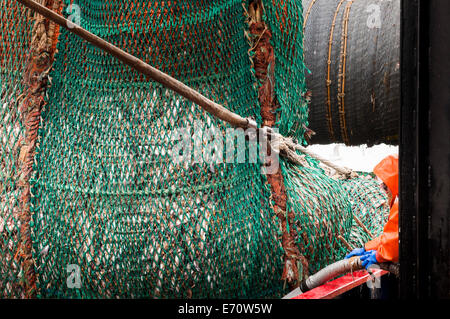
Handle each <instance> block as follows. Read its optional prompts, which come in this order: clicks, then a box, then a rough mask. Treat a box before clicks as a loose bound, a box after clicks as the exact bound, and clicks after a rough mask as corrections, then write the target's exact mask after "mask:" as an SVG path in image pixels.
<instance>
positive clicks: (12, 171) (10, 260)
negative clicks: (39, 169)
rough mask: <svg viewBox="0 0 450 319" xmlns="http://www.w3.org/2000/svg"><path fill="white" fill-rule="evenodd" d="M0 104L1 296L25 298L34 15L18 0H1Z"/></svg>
mask: <svg viewBox="0 0 450 319" xmlns="http://www.w3.org/2000/svg"><path fill="white" fill-rule="evenodd" d="M0 24H1V43H0V60H1V70H0V72H1V81H0V90H1V93H0V94H1V96H0V98H1V100H0V101H1V102H0V152H1V153H0V196H1V197H0V297H1V296H10V297H16V298H20V297H23V289H22V282H21V274H23V269H22V267H21V265H20V263H19V262H18V260H17V256H16V253H17V252H18V249H19V243H20V238H21V229H20V227H21V221H20V214H19V210H20V209H19V199H20V195H21V194H20V190H19V186H18V183H19V180H20V175H21V174H20V173H21V172H20V168H21V161H20V151H21V142H22V140H23V139H24V137H25V128H24V124H23V122H22V121H21V119H20V115H19V110H18V103H17V101H18V97H19V96H21V95H22V94H24V85H23V84H22V79H23V73H24V72H23V70H24V68H25V65H26V62H27V54H28V50H29V46H30V42H31V22H30V12H29V11H28V10H24V8H22V7H21V6H20V5H19V4H17V3H16V2H15V1H6V0H2V1H1V16H0Z"/></svg>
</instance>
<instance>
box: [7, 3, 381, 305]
mask: <svg viewBox="0 0 450 319" xmlns="http://www.w3.org/2000/svg"><path fill="white" fill-rule="evenodd" d="M0 3H1V19H0V21H1V30H0V31H1V46H0V50H1V51H0V58H1V63H2V64H1V75H2V78H1V90H2V91H1V104H0V107H1V108H0V138H1V140H0V148H1V151H2V153H1V155H0V160H1V162H0V165H1V166H0V174H1V175H0V194H1V202H0V205H1V206H0V248H1V250H0V257H1V260H0V296H4V297H9V298H21V297H24V296H23V286H24V285H25V283H24V281H23V271H22V269H21V266H20V265H19V264H17V263H16V262H15V258H16V253H17V252H18V243H19V241H20V239H19V238H20V226H21V224H20V219H19V217H18V214H19V213H20V205H19V203H18V198H19V197H20V196H21V194H20V192H19V191H18V190H17V188H16V184H17V183H18V181H19V179H20V163H19V162H18V161H19V158H20V156H19V155H20V150H19V149H18V148H17V145H18V144H20V143H19V142H18V141H19V140H20V138H21V136H23V134H24V123H22V122H21V121H20V117H19V116H18V114H17V112H18V111H17V109H18V107H17V101H18V100H19V97H20V96H21V94H22V93H23V92H22V91H23V89H22V70H23V68H24V67H25V65H24V63H25V62H26V61H27V54H28V52H27V51H28V43H29V42H30V39H31V36H32V26H33V20H32V17H33V14H32V13H30V12H29V11H28V10H25V9H24V8H23V7H21V6H19V5H18V4H17V3H16V2H15V1H10V0H0ZM47 4H48V2H47ZM71 4H72V6H70V5H71ZM263 4H264V10H265V11H264V12H265V20H266V21H267V24H268V26H269V27H270V28H271V30H272V32H273V38H272V42H273V46H274V49H275V56H276V63H275V65H270V66H269V67H272V68H274V71H275V80H276V83H275V92H276V97H277V99H278V101H279V104H280V107H279V110H278V113H279V116H278V123H277V126H278V127H279V128H280V131H281V133H283V134H285V135H289V136H292V137H296V138H297V139H298V140H299V142H304V141H303V133H304V126H303V125H307V103H306V101H305V99H304V97H303V96H304V94H305V91H306V88H305V79H304V69H305V67H304V64H303V48H302V37H303V35H302V30H301V26H302V24H303V23H302V19H303V18H302V6H301V1H300V0H286V1H274V0H272V1H269V0H267V1H263ZM246 7H248V1H242V0H227V1H225V0H218V1H200V0H188V1H185V0H183V1H181V0H180V1H162V0H133V1H125V0H78V1H75V2H73V3H72V1H69V0H66V1H64V6H63V8H64V9H63V14H64V15H65V16H66V17H68V18H72V17H74V14H75V15H76V14H79V18H80V20H79V23H80V24H81V26H82V27H83V28H85V29H87V30H89V31H91V32H93V33H94V34H96V35H98V36H100V37H102V38H104V39H105V40H107V41H109V42H111V43H113V44H115V45H117V46H119V47H120V48H123V49H125V50H126V51H127V52H129V53H130V54H133V55H135V56H137V57H139V58H140V59H142V60H144V61H145V62H147V63H149V64H151V65H153V66H154V67H156V68H158V69H160V70H162V71H164V72H166V73H168V74H170V75H171V76H173V77H175V78H177V79H179V80H181V81H182V82H184V83H186V84H187V85H189V86H191V87H192V88H194V89H196V90H198V91H199V92H200V93H202V94H203V95H205V96H207V97H208V98H210V99H211V100H213V101H215V102H217V103H220V104H222V105H223V106H225V107H227V108H228V109H230V110H232V111H233V112H236V113H237V114H239V115H241V116H243V117H253V118H254V119H256V121H257V123H258V124H261V116H260V107H259V102H258V91H257V86H258V84H257V83H258V80H257V79H256V78H255V76H254V72H253V70H251V65H252V63H251V60H250V56H251V54H249V51H250V49H251V48H250V45H249V43H248V41H247V38H246V36H245V31H246V30H247V28H248V24H247V23H246V10H245V8H246ZM13 44H14V45H13ZM49 77H50V82H51V85H49V86H48V88H47V91H46V93H45V100H46V103H45V105H44V107H43V109H42V117H41V121H40V126H39V134H38V136H37V148H36V154H35V160H34V166H33V171H34V174H33V178H32V179H31V181H30V184H31V194H32V197H31V213H32V220H31V222H30V227H31V240H32V243H33V247H32V251H33V255H32V257H33V261H34V271H35V275H36V297H39V298H59V297H61V298H145V297H156V298H183V297H185V298H186V297H187V298H208V297H216V298H262V297H281V296H283V295H284V294H285V293H287V292H288V287H287V286H286V283H285V282H283V281H282V280H281V277H282V272H283V265H284V260H283V258H284V253H285V252H284V249H283V246H282V241H281V237H282V228H281V225H280V221H279V219H278V218H277V217H276V214H275V213H274V211H273V201H272V198H271V190H270V185H268V183H267V178H266V176H265V175H264V174H262V172H261V165H262V163H261V160H260V159H259V158H257V159H256V161H251V160H249V159H250V146H249V143H250V142H249V141H246V142H245V143H244V144H243V147H241V148H238V150H237V151H236V152H235V154H234V156H235V157H236V158H237V157H239V155H243V156H244V157H245V158H246V160H245V161H244V163H239V162H237V161H234V162H233V163H226V164H224V163H222V162H221V161H220V156H219V155H218V154H220V151H221V150H220V149H215V148H214V147H215V146H214V145H217V143H216V144H214V143H212V141H215V142H218V141H220V142H222V144H223V145H226V142H227V140H226V130H227V129H229V128H230V126H229V125H228V124H225V123H223V122H222V121H220V120H218V119H216V118H214V117H212V116H211V115H209V114H208V113H206V112H205V111H203V110H202V109H201V108H200V107H198V106H197V105H195V104H193V103H192V102H190V101H187V100H186V99H184V98H182V97H180V96H179V95H177V94H176V93H174V92H171V91H170V90H168V89H166V88H164V87H163V86H161V85H160V84H158V83H155V82H153V81H150V80H148V79H146V78H145V77H144V76H142V75H141V74H139V73H137V72H136V71H134V70H132V69H131V68H129V67H127V66H125V65H124V64H122V63H121V62H119V61H118V60H117V59H115V58H113V57H111V56H110V55H108V54H106V53H105V52H103V51H101V50H100V49H98V48H96V47H94V46H93V45H91V44H88V43H87V42H85V41H83V40H81V39H80V38H78V37H77V36H75V35H73V34H71V33H70V32H69V31H67V30H66V29H65V28H61V31H60V34H59V38H58V43H57V53H56V55H55V60H54V63H53V69H52V70H51V72H50V74H49ZM180 129H183V130H185V131H184V132H188V133H189V134H187V135H188V136H189V138H188V140H187V142H188V143H189V144H190V145H193V149H192V150H191V152H187V151H185V150H183V151H182V152H181V153H180V154H178V155H182V156H188V157H189V158H190V159H191V160H190V161H184V162H180V163H177V162H174V160H173V156H174V152H176V151H175V149H176V146H177V144H178V143H179V142H180V141H179V140H174V138H173V136H174V134H175V135H177V133H176V132H178V130H180ZM198 131H201V132H205V131H208V132H209V133H210V134H209V135H207V136H205V135H203V136H201V137H200V138H197V137H196V135H195V132H198ZM218 133H220V134H218ZM233 141H235V142H237V138H233ZM219 144H220V143H219ZM196 145H197V146H198V145H200V146H202V147H206V148H207V147H208V145H209V146H211V145H213V147H212V148H209V149H208V148H207V149H208V150H209V152H202V151H198V150H196V148H195V146H196ZM208 156H212V157H213V160H212V161H211V158H209V157H208ZM214 156H219V157H214ZM208 158H209V160H208ZM308 161H309V162H308V163H309V164H308V165H305V166H301V165H294V164H291V163H289V162H287V161H284V160H283V161H281V168H282V173H283V176H284V180H285V185H286V190H287V195H288V201H287V203H288V210H292V211H293V213H294V215H295V218H294V223H293V224H292V225H288V227H291V228H292V229H295V232H296V233H297V234H298V235H297V237H296V238H295V243H296V245H298V247H299V250H300V252H301V253H302V254H303V255H304V257H305V258H306V260H307V261H308V264H307V265H305V267H306V268H308V269H307V273H312V272H314V271H317V270H318V269H320V268H321V267H323V266H326V265H327V264H328V263H331V262H333V261H335V260H338V259H339V258H342V257H343V256H344V254H345V253H346V249H345V246H343V243H342V241H340V240H339V239H338V235H341V236H343V238H345V239H346V240H351V238H354V240H353V241H352V242H354V243H356V242H358V240H359V241H361V240H362V241H363V240H365V237H361V236H364V234H362V233H355V231H354V230H352V229H354V225H353V226H352V223H353V221H352V220H353V219H352V210H353V211H355V210H358V209H359V211H358V212H359V213H358V214H361V216H360V218H361V219H363V220H367V219H370V214H369V213H370V212H372V211H373V210H371V209H368V210H364V207H366V206H367V205H369V206H370V205H375V206H376V205H378V201H373V200H371V199H366V197H367V196H369V195H367V194H361V196H362V197H361V200H360V201H359V200H357V199H358V197H357V196H354V194H355V193H357V194H359V191H358V189H360V188H361V187H362V186H361V185H357V184H352V183H353V182H345V181H342V180H340V179H336V178H333V177H331V176H329V175H327V174H326V172H325V171H324V170H323V169H322V168H321V167H319V165H318V163H317V161H314V160H312V159H308ZM361 183H362V184H364V185H368V186H367V187H369V188H370V187H372V186H371V183H372V182H371V181H365V180H361ZM377 190H379V188H377ZM348 192H353V193H351V194H352V195H351V198H352V199H354V200H353V201H350V199H349V193H348ZM365 196H366V197H365ZM377 196H378V195H374V198H377V199H378V197H377ZM376 207H377V212H376V213H377V214H379V215H380V216H381V215H383V214H385V211H382V209H381V207H384V206H376ZM383 209H384V208H383ZM373 227H375V225H374V226H373ZM378 230H379V229H378ZM378 230H377V231H374V230H373V228H371V231H373V232H374V234H375V233H376V234H378V233H379V231H378ZM302 267H303V266H302ZM73 270H75V272H76V273H77V274H78V275H79V277H76V278H78V279H79V281H78V282H77V280H75V281H71V280H72V279H73V274H74V272H72V271H73ZM299 279H302V278H299ZM74 282H77V283H78V284H79V285H75V286H74V285H73V283H74Z"/></svg>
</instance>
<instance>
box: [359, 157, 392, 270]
mask: <svg viewBox="0 0 450 319" xmlns="http://www.w3.org/2000/svg"><path fill="white" fill-rule="evenodd" d="M373 171H374V173H375V175H377V176H378V177H379V178H380V179H381V180H382V181H383V182H384V183H385V184H386V185H387V187H388V188H389V190H390V191H391V192H392V201H393V204H392V205H391V211H390V213H389V220H388V222H387V223H386V225H385V226H384V230H383V233H382V234H381V235H380V236H379V237H377V238H375V239H373V240H371V241H369V242H368V243H366V245H365V247H364V248H365V250H376V251H377V253H376V258H377V261H378V262H387V261H392V262H397V261H398V200H396V197H397V195H398V156H397V155H391V156H388V157H387V158H385V159H384V160H382V161H381V162H380V163H379V164H378V165H377V166H376V167H375V168H374V170H373Z"/></svg>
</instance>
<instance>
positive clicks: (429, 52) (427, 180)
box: [400, 0, 450, 298]
mask: <svg viewBox="0 0 450 319" xmlns="http://www.w3.org/2000/svg"><path fill="white" fill-rule="evenodd" d="M449 19H450V2H449V1H446V0H429V1H425V0H403V2H402V31H401V32H402V44H401V45H402V49H401V51H402V80H401V85H402V93H401V100H402V102H401V104H402V110H401V134H400V135H401V136H400V139H401V147H400V170H401V174H400V296H401V297H402V298H450V258H449V224H450V220H449V216H450V182H449V180H450V63H449V61H448V60H449V56H450V45H449V42H450V33H449V32H448V30H449V28H448V21H449Z"/></svg>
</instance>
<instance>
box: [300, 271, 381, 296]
mask: <svg viewBox="0 0 450 319" xmlns="http://www.w3.org/2000/svg"><path fill="white" fill-rule="evenodd" d="M372 272H373V274H374V276H375V277H381V276H383V275H385V274H387V273H388V272H387V271H385V270H381V269H373V270H372ZM368 280H372V277H371V276H370V274H369V273H368V272H367V271H365V270H360V271H355V272H353V276H352V274H347V275H345V276H342V277H340V278H338V279H335V280H332V281H329V282H327V283H326V284H323V285H322V286H320V287H317V288H314V289H312V290H310V291H307V292H305V293H304V294H301V295H298V296H296V297H293V298H292V299H332V298H335V297H337V296H339V295H341V294H343V293H345V292H347V291H349V290H351V289H353V288H355V287H357V286H360V285H363V284H365V283H366V282H367V281H368Z"/></svg>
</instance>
